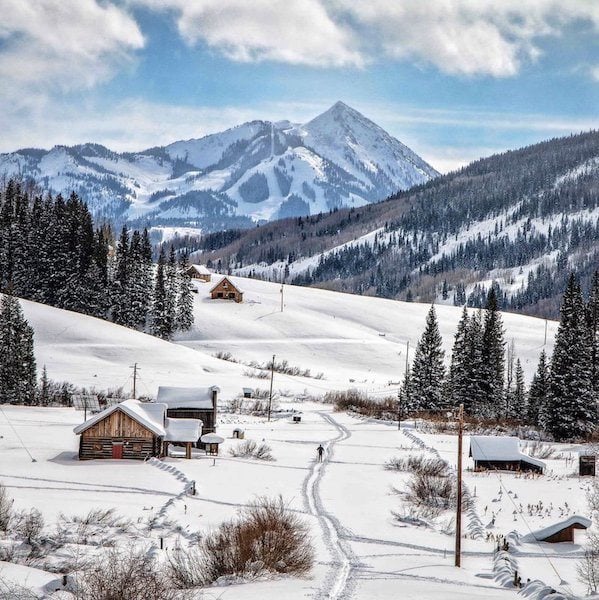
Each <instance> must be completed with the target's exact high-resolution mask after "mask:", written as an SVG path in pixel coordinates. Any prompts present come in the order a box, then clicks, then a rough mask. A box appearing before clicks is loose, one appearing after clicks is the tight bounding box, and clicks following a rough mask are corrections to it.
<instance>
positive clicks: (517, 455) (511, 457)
mask: <svg viewBox="0 0 599 600" xmlns="http://www.w3.org/2000/svg"><path fill="white" fill-rule="evenodd" d="M470 456H471V457H472V459H473V460H474V470H475V471H487V470H493V471H532V472H534V473H542V472H543V470H544V469H545V463H544V462H543V461H542V460H539V459H537V458H533V457H532V456H527V455H526V454H524V453H522V452H521V451H520V440H519V439H518V438H517V437H509V436H495V435H473V436H470Z"/></svg>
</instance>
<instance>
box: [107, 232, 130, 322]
mask: <svg viewBox="0 0 599 600" xmlns="http://www.w3.org/2000/svg"><path fill="white" fill-rule="evenodd" d="M129 254H130V244H129V231H128V229H127V226H123V229H122V230H121V235H120V237H119V241H118V244H117V248H116V253H115V266H114V280H113V285H112V320H113V321H114V322H115V323H118V324H119V325H125V326H127V325H129V324H130V323H131V321H132V317H131V295H130V291H131V290H130V276H131V272H130V271H131V265H130V260H129Z"/></svg>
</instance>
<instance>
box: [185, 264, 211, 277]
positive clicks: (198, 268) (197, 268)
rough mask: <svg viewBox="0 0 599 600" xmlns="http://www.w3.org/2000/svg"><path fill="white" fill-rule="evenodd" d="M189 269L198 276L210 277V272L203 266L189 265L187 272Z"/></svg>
mask: <svg viewBox="0 0 599 600" xmlns="http://www.w3.org/2000/svg"><path fill="white" fill-rule="evenodd" d="M191 269H193V270H194V271H196V272H197V273H198V274H199V275H212V271H210V270H209V269H208V268H206V267H205V266H204V265H189V269H188V271H190V270H191Z"/></svg>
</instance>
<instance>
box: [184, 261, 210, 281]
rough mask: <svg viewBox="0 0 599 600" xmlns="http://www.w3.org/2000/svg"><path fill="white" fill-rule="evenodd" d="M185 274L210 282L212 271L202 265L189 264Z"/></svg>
mask: <svg viewBox="0 0 599 600" xmlns="http://www.w3.org/2000/svg"><path fill="white" fill-rule="evenodd" d="M187 275H189V277H191V278H192V279H197V280H199V281H205V282H206V283H210V280H211V279H212V272H211V271H209V270H208V269H207V268H206V267H205V266H204V265H190V266H189V268H188V269H187Z"/></svg>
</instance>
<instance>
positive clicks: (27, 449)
mask: <svg viewBox="0 0 599 600" xmlns="http://www.w3.org/2000/svg"><path fill="white" fill-rule="evenodd" d="M0 412H2V415H3V416H4V418H5V419H6V422H7V423H8V424H9V425H10V427H11V429H12V430H13V432H14V434H15V435H16V436H17V439H18V440H19V442H21V446H23V449H24V450H25V452H27V454H29V458H30V459H31V462H37V460H35V458H33V456H32V455H31V452H29V448H27V446H25V442H23V440H22V439H21V436H20V435H19V433H18V432H17V430H16V429H15V426H14V425H13V424H12V423H11V421H10V419H9V418H8V416H7V415H6V413H5V412H4V409H3V408H2V407H1V406H0Z"/></svg>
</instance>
